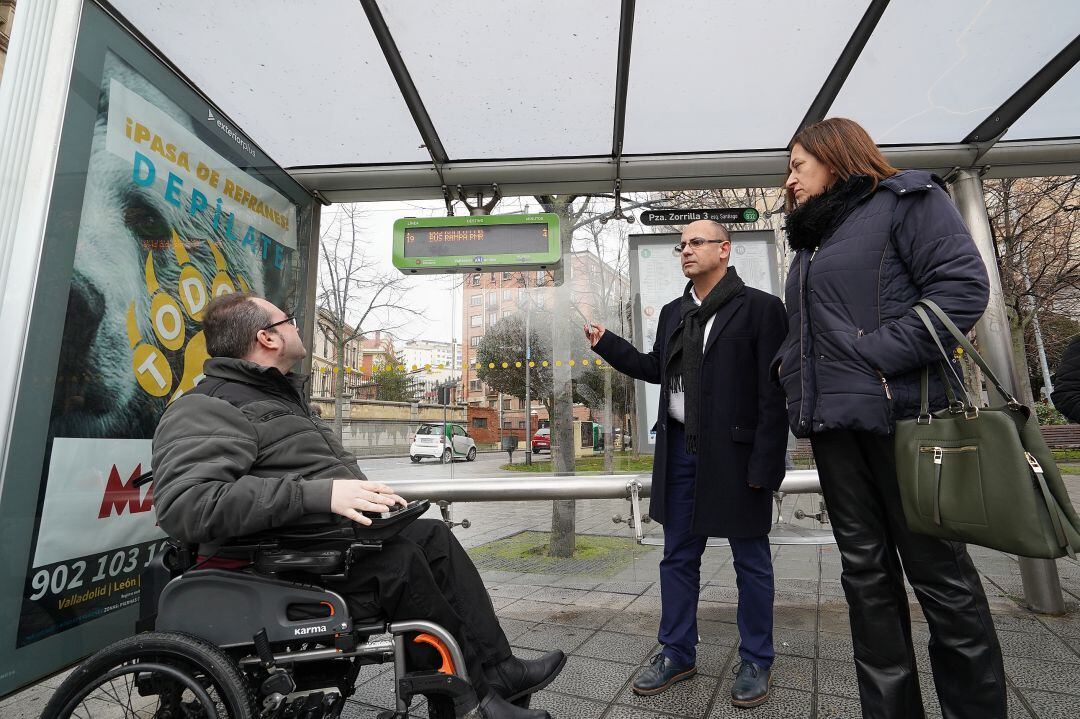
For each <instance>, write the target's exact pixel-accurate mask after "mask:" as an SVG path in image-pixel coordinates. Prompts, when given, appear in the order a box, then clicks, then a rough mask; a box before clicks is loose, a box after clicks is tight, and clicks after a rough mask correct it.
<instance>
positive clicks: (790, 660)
mask: <svg viewBox="0 0 1080 719" xmlns="http://www.w3.org/2000/svg"><path fill="white" fill-rule="evenodd" d="M727 681H728V683H729V684H730V683H731V681H732V679H728V680H727ZM772 684H773V686H775V687H787V688H788V689H798V690H800V691H807V692H808V691H812V690H813V689H814V660H813V659H807V658H806V657H794V656H788V655H785V654H777V655H776V659H775V660H774V661H773V665H772Z"/></svg>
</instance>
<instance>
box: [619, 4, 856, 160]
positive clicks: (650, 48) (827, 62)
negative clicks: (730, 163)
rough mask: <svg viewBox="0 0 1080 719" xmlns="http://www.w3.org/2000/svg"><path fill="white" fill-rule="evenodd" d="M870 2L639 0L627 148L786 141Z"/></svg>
mask: <svg viewBox="0 0 1080 719" xmlns="http://www.w3.org/2000/svg"><path fill="white" fill-rule="evenodd" d="M866 7H867V3H866V2H851V0H817V1H816V2H813V3H799V4H794V3H792V4H789V5H786V6H785V7H784V11H783V12H782V13H778V12H777V8H776V6H775V5H773V4H770V3H755V2H742V1H740V0H723V2H715V3H712V4H710V5H709V8H710V10H711V11H710V12H708V13H703V12H701V10H702V5H701V3H698V2H693V0H679V1H678V2H663V3H661V2H643V3H638V5H637V11H636V15H635V18H634V43H633V52H632V53H631V56H630V83H629V87H628V91H627V113H626V117H627V120H626V140H625V142H624V145H623V152H625V153H627V154H653V153H669V152H706V151H713V150H741V149H763V148H776V147H785V146H787V143H788V140H790V139H791V136H792V134H794V132H795V130H796V129H797V127H798V124H799V120H800V119H801V118H802V115H803V113H805V112H806V109H807V108H808V107H809V106H810V103H811V102H812V101H813V99H814V96H815V94H817V91H818V88H820V87H821V84H822V83H823V82H824V81H825V78H826V77H827V76H828V74H829V71H830V70H831V69H832V66H833V64H834V63H835V62H836V59H837V57H839V55H840V53H841V51H842V50H843V49H844V45H845V43H847V41H848V38H849V36H850V35H851V33H852V31H853V30H854V29H855V26H856V25H857V24H858V22H859V19H860V18H861V17H862V15H863V13H864V12H865V11H866Z"/></svg>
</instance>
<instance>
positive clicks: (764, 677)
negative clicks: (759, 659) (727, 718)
mask: <svg viewBox="0 0 1080 719" xmlns="http://www.w3.org/2000/svg"><path fill="white" fill-rule="evenodd" d="M731 671H732V673H733V674H734V675H735V683H734V684H732V685H731V703H732V704H734V705H735V706H737V707H756V706H759V705H761V704H764V703H765V700H766V699H768V698H769V684H770V682H771V681H772V672H771V671H770V670H768V669H762V668H761V667H759V666H758V665H757V664H754V663H753V662H748V661H746V660H745V659H744V660H742V661H741V662H739V664H738V665H737V666H736V667H735V668H734V669H732V670H731Z"/></svg>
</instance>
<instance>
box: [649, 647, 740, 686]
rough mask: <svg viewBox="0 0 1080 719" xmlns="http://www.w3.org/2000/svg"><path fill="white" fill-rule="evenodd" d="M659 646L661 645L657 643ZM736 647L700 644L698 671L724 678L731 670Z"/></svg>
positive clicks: (698, 648) (698, 649)
mask: <svg viewBox="0 0 1080 719" xmlns="http://www.w3.org/2000/svg"><path fill="white" fill-rule="evenodd" d="M657 646H658V647H659V645H657ZM734 657H735V647H733V646H725V645H722V644H698V646H697V669H698V673H700V674H704V675H706V676H710V677H720V678H721V679H723V678H724V677H726V676H727V675H728V673H729V672H730V671H731V662H732V661H733V659H734Z"/></svg>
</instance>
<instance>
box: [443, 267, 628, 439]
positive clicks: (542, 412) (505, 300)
mask: <svg viewBox="0 0 1080 719" xmlns="http://www.w3.org/2000/svg"><path fill="white" fill-rule="evenodd" d="M563 262H564V266H565V267H566V272H565V276H566V279H565V281H566V282H568V283H569V285H570V287H569V292H570V296H571V303H572V306H573V308H574V314H576V315H580V316H581V317H584V318H585V320H586V321H592V320H593V319H594V318H596V317H598V316H600V314H601V313H600V312H599V311H598V307H599V304H600V302H599V301H598V299H597V298H599V297H602V296H604V294H605V292H606V294H607V295H608V296H613V297H619V296H620V295H624V294H626V293H627V292H628V291H629V284H630V283H629V279H628V278H627V277H626V276H625V275H623V274H620V273H618V272H616V271H615V270H614V269H612V268H611V267H609V266H607V265H605V264H604V263H603V262H602V261H601V260H600V259H599V258H598V257H597V256H596V255H594V254H592V253H591V252H574V253H571V254H570V255H569V257H567V258H565V259H564V260H563ZM605 285H607V286H608V287H607V290H606V291H605V290H604V286H605ZM559 291H566V290H565V289H560V290H559ZM555 292H556V288H555V285H554V275H553V273H552V272H551V271H547V270H537V271H527V272H526V271H513V272H479V273H472V274H469V275H466V276H465V282H464V287H463V291H462V318H461V326H462V345H463V353H464V360H465V363H464V365H463V370H462V387H463V400H464V402H465V403H466V404H468V405H469V406H470V407H472V408H488V409H493V410H495V411H496V413H497V416H498V420H497V425H496V426H497V427H499V428H500V429H501V430H503V431H510V430H514V431H517V430H520V431H521V432H524V430H525V424H526V423H525V417H526V408H525V401H524V400H523V399H520V398H518V397H511V396H509V395H501V394H500V393H499V392H496V391H495V390H493V389H492V388H491V387H489V386H488V385H486V384H485V383H484V382H482V381H481V380H480V379H479V377H478V376H477V368H476V361H477V348H478V347H479V346H480V342H481V341H482V340H483V338H484V335H485V334H486V333H487V332H488V330H490V329H491V327H493V326H494V325H495V324H496V323H497V322H498V321H499V320H501V319H503V318H504V317H509V316H512V315H515V314H523V313H525V312H526V311H528V312H530V313H531V317H532V320H533V321H534V322H550V321H551V315H550V311H551V307H552V305H553V302H554V293H555ZM522 355H524V348H522ZM537 359H538V360H539V359H541V358H539V357H538V358H537ZM529 414H531V417H532V421H531V422H530V423H529V426H530V427H531V428H532V430H533V431H534V432H535V431H536V429H537V428H538V427H542V426H546V425H547V424H548V422H549V418H548V413H547V409H546V408H545V407H544V405H543V404H542V403H540V402H538V401H536V399H535V398H533V401H532V407H531V408H530V409H529ZM573 414H574V419H575V420H586V419H589V414H590V413H589V409H588V408H587V407H584V406H576V405H575V407H574V413H573Z"/></svg>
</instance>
